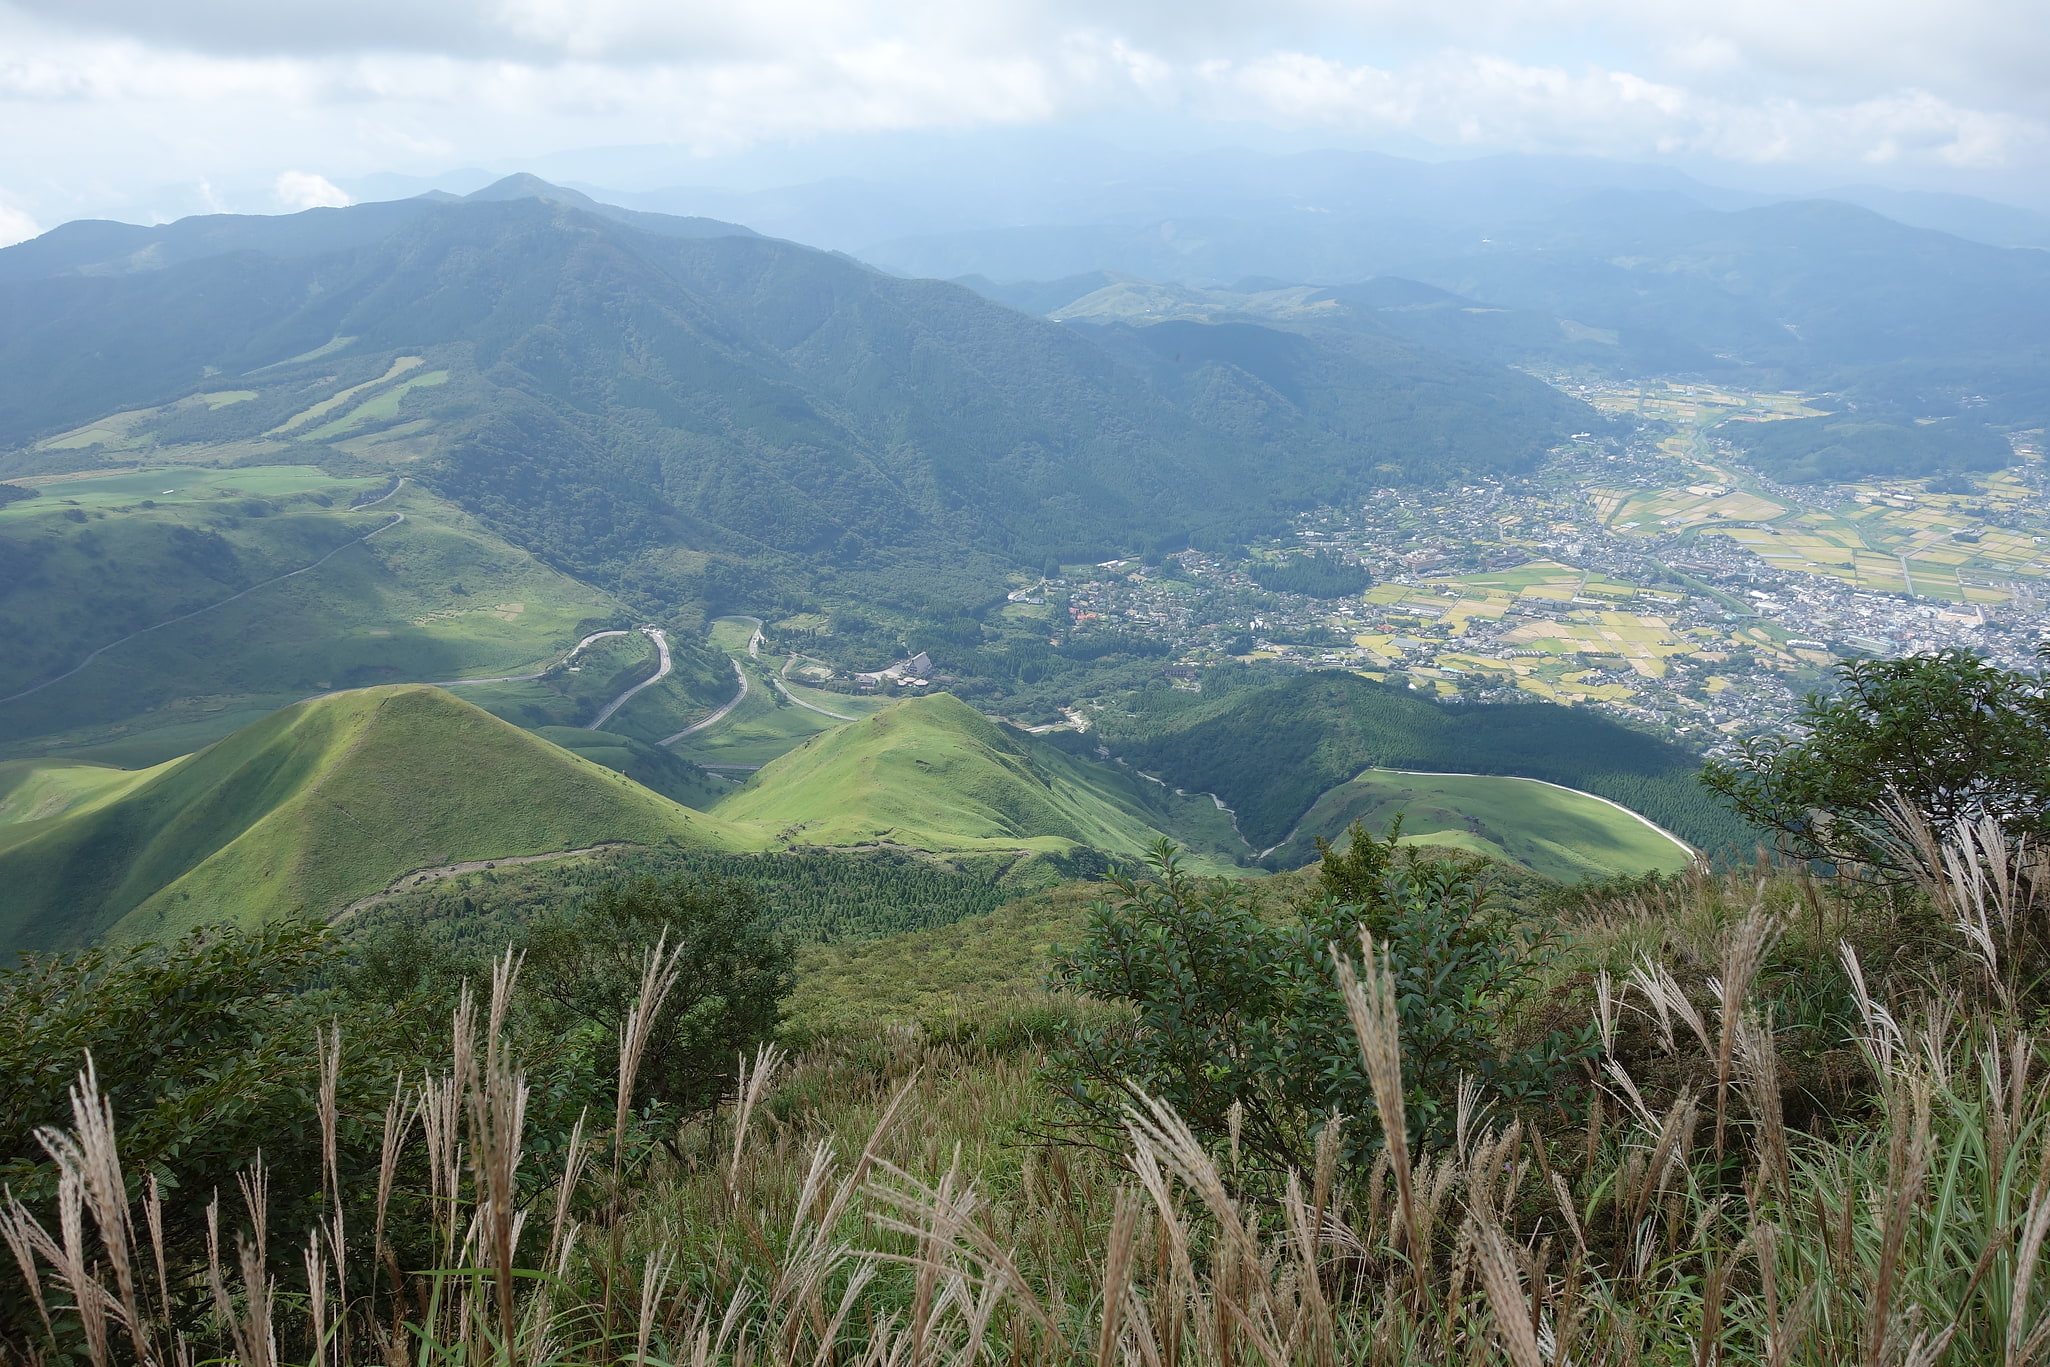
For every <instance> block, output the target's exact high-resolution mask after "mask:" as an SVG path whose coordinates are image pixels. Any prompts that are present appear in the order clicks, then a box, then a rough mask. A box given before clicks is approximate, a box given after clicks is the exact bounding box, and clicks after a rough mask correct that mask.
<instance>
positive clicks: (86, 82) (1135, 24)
mask: <svg viewBox="0 0 2050 1367" xmlns="http://www.w3.org/2000/svg"><path fill="white" fill-rule="evenodd" d="M2046 67H2050V5H2046V4H2043V3H2041V0H1942V3H1938V0H1802V3H1799V4H1788V3H1787V2H1786V0H1433V3H1430V4H1423V3H1419V2H1418V0H1262V3H1261V4H1258V5H1247V4H1244V3H1242V0H1172V3H1170V0H1086V2H1085V0H977V2H976V3H973V4H961V3H959V0H749V3H746V4H733V3H730V0H724V2H722V3H718V4H714V3H711V2H710V0H404V2H403V3H401V0H357V3H355V4H352V5H349V6H308V5H293V4H278V3H276V0H183V2H182V3H179V4H175V5H166V4H163V3H161V0H0V121H4V123H5V126H6V127H7V128H8V129H9V131H10V133H12V134H14V136H12V137H10V138H8V139H6V140H0V182H4V183H6V184H8V185H9V186H10V187H11V189H12V190H13V192H14V193H15V194H16V197H17V198H16V202H18V203H20V204H23V205H26V206H28V212H30V213H31V214H32V215H33V216H35V217H38V218H42V219H44V220H45V221H50V220H53V219H55V218H58V217H68V216H71V215H72V214H73V213H76V212H80V211H82V210H86V209H91V210H92V211H111V208H112V207H113V206H114V205H116V204H117V203H118V202H119V201H120V196H121V195H122V194H131V195H132V194H136V193H139V191H138V189H137V187H145V186H149V185H153V184H159V183H162V182H165V181H176V182H178V183H179V184H181V185H184V186H187V187H190V186H192V185H194V184H197V183H198V182H200V181H201V180H202V179H209V178H210V179H211V180H212V182H213V183H214V184H215V185H216V186H227V185H230V184H233V185H236V186H239V187H244V188H241V189H238V190H237V191H236V193H237V194H238V195H239V196H240V199H241V201H242V202H244V203H245V206H246V207H254V206H255V205H256V203H257V202H259V201H262V202H265V203H266V205H267V204H268V202H269V201H270V200H272V199H273V198H274V199H275V202H277V203H284V204H289V205H306V204H320V203H333V202H337V201H336V199H335V197H334V196H336V195H337V194H338V193H339V192H338V191H336V190H335V189H334V186H333V185H332V183H331V182H328V181H325V180H319V179H318V178H308V179H304V180H302V179H299V177H302V176H304V175H305V174H306V173H303V172H300V171H297V170H294V169H286V168H296V167H301V166H304V165H307V164H309V163H312V164H318V165H321V166H322V167H323V168H325V170H326V173H327V175H329V176H334V177H337V178H341V179H344V180H346V179H347V178H348V177H349V176H352V175H358V174H363V173H366V172H369V171H373V170H380V169H399V170H421V171H428V170H438V169H440V168H442V167H446V166H448V165H451V164H462V163H464V162H469V163H473V164H474V163H500V164H503V163H508V162H511V163H517V162H518V161H520V160H522V159H526V158H530V157H534V156H537V155H541V154H545V153H548V152H552V151H559V150H563V149H568V148H576V147H591V146H608V145H638V144H648V143H665V144H672V145H675V146H677V147H679V148H681V149H686V150H687V151H692V152H729V151H735V150H740V149H745V148H747V147H749V146H753V145H756V144H760V143H764V142H775V141H779V140H796V139H804V138H808V137H813V136H817V135H823V134H850V133H851V134H859V133H871V132H887V131H898V130H912V129H932V128H939V129H960V128H973V127H991V126H998V127H1018V126H1027V127H1029V126H1036V125H1045V124H1055V123H1058V124H1065V125H1068V126H1070V127H1074V126H1077V125H1081V126H1086V125H1087V123H1088V121H1089V120H1090V119H1092V118H1097V117H1100V116H1105V115H1119V116H1128V115H1136V116H1141V117H1147V118H1154V119H1165V120H1169V121H1172V120H1177V119H1179V120H1186V121H1188V122H1189V123H1191V124H1193V125H1197V126H1201V125H1202V124H1203V123H1204V122H1205V121H1223V122H1227V123H1230V122H1238V123H1255V124H1263V125H1267V126H1271V127H1277V128H1282V129H1288V130H1300V131H1305V132H1310V133H1317V134H1323V133H1329V134H1330V135H1331V136H1332V138H1333V139H1334V140H1344V139H1352V140H1356V141H1365V142H1369V143H1371V142H1372V141H1373V140H1374V139H1377V138H1388V137H1396V136H1399V137H1403V138H1406V139H1414V140H1421V141H1424V142H1429V143H1435V144H1439V145H1442V146H1446V147H1450V148H1465V149H1473V150H1496V149H1514V150H1526V151H1546V152H1573V153H1585V154H1593V155H1603V156H1620V157H1632V158H1670V159H1691V160H1692V162H1694V163H1700V162H1709V163H1714V162H1718V161H1721V162H1736V163H1744V164H1752V165H1763V164H1778V165H1788V166H1800V167H1813V168H1816V169H1817V170H1818V172H1820V173H1822V174H1825V175H1829V176H1837V175H1841V174H1846V173H1849V174H1860V173H1862V170H1863V168H1869V167H1882V168H1891V169H1892V170H1893V171H1897V172H1900V173H1901V174H1907V173H1908V172H1910V171H1914V170H1916V169H1917V168H1920V169H1923V170H1927V171H1929V172H1930V173H1931V174H1936V173H1947V172H1950V171H1954V170H1958V169H1959V168H1964V169H1974V168H1976V169H1979V170H1986V169H1988V168H1992V169H1995V170H1998V169H2002V168H2004V170H2005V173H2006V174H2008V175H2009V176H2011V177H2013V178H2015V179H2016V180H2017V181H2021V180H2025V179H2026V178H2027V177H2029V176H2032V175H2033V176H2036V177H2037V178H2039V179H2041V178H2043V173H2044V172H2045V171H2050V83H2045V82H2044V81H2043V80H2042V79H2041V72H2042V71H2043V70H2044V69H2046ZM1198 136H1200V135H1198ZM281 172H282V174H281ZM315 181H318V183H317V184H316V183H315ZM108 186H111V187H116V190H115V191H113V192H103V191H102V189H100V188H94V187H108Z"/></svg>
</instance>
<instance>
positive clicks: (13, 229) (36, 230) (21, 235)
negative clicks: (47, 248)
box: [0, 199, 43, 247]
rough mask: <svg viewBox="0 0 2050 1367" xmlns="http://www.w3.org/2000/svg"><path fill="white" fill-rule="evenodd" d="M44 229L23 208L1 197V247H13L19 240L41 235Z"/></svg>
mask: <svg viewBox="0 0 2050 1367" xmlns="http://www.w3.org/2000/svg"><path fill="white" fill-rule="evenodd" d="M42 231H43V230H42V229H41V228H40V227H38V226H37V225H36V221H35V220H34V219H33V218H30V217H29V216H28V215H27V214H25V213H23V212H22V211H21V210H19V209H17V208H15V207H14V206H13V205H12V204H9V203H8V202H7V201H6V200H5V199H0V247H11V246H13V245H14V244H15V243H17V242H26V241H28V240H29V239H30V238H32V237H36V236H39V235H40V234H41V233H42Z"/></svg>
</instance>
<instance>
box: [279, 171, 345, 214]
mask: <svg viewBox="0 0 2050 1367" xmlns="http://www.w3.org/2000/svg"><path fill="white" fill-rule="evenodd" d="M277 196H278V203H280V204H282V205H284V206H285V207H286V208H287V209H290V210H293V211H294V212H296V211H298V210H300V209H346V208H348V207H349V206H350V205H351V204H354V203H355V202H356V201H355V198H354V197H353V196H351V195H350V194H349V192H348V191H346V190H344V189H342V188H341V186H339V185H336V184H335V183H334V182H333V181H331V180H329V179H328V178H327V177H326V176H316V175H314V174H313V173H312V172H311V171H287V172H285V173H284V174H283V175H281V176H279V177H278V183H277Z"/></svg>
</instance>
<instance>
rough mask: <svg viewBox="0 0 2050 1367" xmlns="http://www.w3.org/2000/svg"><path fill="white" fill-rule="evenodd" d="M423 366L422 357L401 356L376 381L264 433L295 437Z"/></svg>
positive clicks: (355, 387)
mask: <svg viewBox="0 0 2050 1367" xmlns="http://www.w3.org/2000/svg"><path fill="white" fill-rule="evenodd" d="M423 364H425V361H424V358H422V357H419V356H401V357H399V358H397V359H396V360H394V361H393V362H392V363H391V368H390V369H388V370H386V371H385V372H384V374H382V375H380V376H378V377H377V378H376V379H374V380H365V381H364V382H363V383H362V384H354V385H350V386H349V387H348V388H347V389H344V390H342V391H341V392H340V393H338V394H333V395H330V396H329V397H327V398H325V399H322V400H321V401H320V402H319V403H316V404H314V405H313V406H312V407H310V408H306V409H303V410H301V411H300V412H298V413H295V414H293V415H292V416H291V417H289V418H287V419H285V420H284V421H283V422H281V423H279V424H278V425H277V426H276V427H273V428H271V430H270V431H268V432H266V433H264V435H265V436H267V437H282V436H290V435H293V434H295V433H297V432H298V429H300V428H302V427H304V426H306V424H308V423H310V422H318V421H319V420H320V419H322V418H324V417H326V416H327V415H328V414H330V413H332V412H334V411H335V410H336V409H337V408H340V407H341V406H342V405H344V404H346V403H348V402H350V401H351V400H353V399H354V398H356V396H357V395H359V394H365V393H368V392H369V391H371V390H373V389H375V388H377V387H378V386H379V385H382V384H386V383H389V382H390V381H392V380H395V379H397V378H398V377H399V376H401V375H403V374H405V373H406V372H407V371H409V370H412V369H413V368H415V367H416V366H420V365H423ZM301 435H303V434H301Z"/></svg>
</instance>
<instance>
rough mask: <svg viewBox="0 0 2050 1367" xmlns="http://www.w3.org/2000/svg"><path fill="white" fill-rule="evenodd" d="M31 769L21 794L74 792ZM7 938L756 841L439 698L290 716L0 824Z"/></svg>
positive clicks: (379, 697)
mask: <svg viewBox="0 0 2050 1367" xmlns="http://www.w3.org/2000/svg"><path fill="white" fill-rule="evenodd" d="M63 781H64V779H63V777H62V776H45V777H43V778H41V779H37V778H35V777H34V776H30V777H29V778H26V779H23V780H20V781H18V782H17V783H16V785H15V787H16V788H17V789H20V788H21V787H22V786H23V785H24V784H35V783H38V782H40V783H42V784H44V785H45V786H48V785H51V784H59V785H61V784H62V782H63ZM0 830H5V831H7V832H8V833H9V834H8V836H7V837H6V839H5V842H4V844H0V886H4V887H5V888H7V889H8V893H7V896H6V899H5V902H4V909H0V947H5V948H14V949H21V948H35V947H50V946H63V945H74V944H81V943H85V942H87V941H90V940H94V939H98V938H101V937H103V936H107V935H113V936H116V937H133V936H151V937H154V936H158V935H163V934H169V933H175V932H177V931H179V930H181V929H184V928H185V927H187V926H189V925H193V924H197V923H199V922H202V921H209V920H247V919H251V918H254V917H258V916H263V915H269V914H274V913H278V912H282V911H287V910H291V909H294V908H303V909H304V910H306V911H308V912H311V913H314V914H316V915H330V914H333V913H334V912H336V911H339V910H341V909H342V908H343V907H345V906H346V905H348V904H349V903H350V902H351V901H353V900H355V899H357V898H361V897H363V896H366V895H369V894H372V893H375V892H378V891H379V890H381V889H383V888H384V887H386V886H387V885H388V884H390V883H391V882H392V881H393V880H394V879H395V878H397V877H399V876H401V875H403V874H406V873H409V872H411V871H413V870H417V869H423V868H431V867H439V866H443V865H448V864H453V863H465V862H472V861H487V860H494V859H503V858H509V857H514V856H519V855H528V854H542V853H550V852H554V851H559V850H567V849H577V848H585V847H589V846H593V845H599V844H605V843H609V842H617V841H625V842H631V843H636V844H648V845H661V844H676V845H685V846H699V847H708V848H714V849H723V848H736V847H740V846H743V845H745V844H746V843H747V838H746V837H744V836H742V835H741V834H739V833H736V832H734V831H732V830H730V829H729V828H728V827H727V826H726V824H725V823H724V822H721V821H719V820H717V819H715V818H712V817H708V816H705V815H703V814H701V813H697V812H693V811H690V810H689V809H687V808H684V807H681V806H679V805H677V804H676V803H673V802H670V801H668V800H667V799H665V798H663V797H661V796H659V795H657V794H655V793H653V792H650V791H649V790H647V789H646V788H643V787H641V786H640V785H638V784H636V783H633V782H632V781H630V780H628V779H627V778H625V777H623V776H622V775H619V774H616V773H614V772H612V771H611V770H610V769H607V768H605V767H603V766H601V765H598V764H595V763H593V762H591V761H589V760H586V759H582V758H580V757H578V756H576V755H573V754H571V753H569V752H568V751H565V750H563V749H562V748H561V747H559V746H555V745H551V744H549V743H548V742H547V741H545V740H542V739H540V738H539V737H536V736H532V735H529V734H528V733H526V732H524V731H521V730H519V729H518V728H516V727H514V726H511V725H509V724H507V723H505V722H502V721H499V720H498V719H497V718H495V717H492V716H490V715H489V714H488V713H485V712H483V711H480V710H479V709H477V708H474V707H471V706H469V705H468V704H466V703H463V702H461V701H459V700H458V699H456V698H455V697H453V696H452V695H450V694H448V693H445V692H442V691H440V690H438V689H434V688H428V687H423V686H418V685H405V686H397V687H387V688H374V689H366V690H363V691H361V692H356V693H348V694H342V695H338V696H334V697H328V698H321V699H317V700H315V701H312V702H307V703H301V704H298V705H296V706H293V707H288V708H286V709H284V710H283V711H280V712H277V713H275V714H273V715H272V716H270V717H267V718H265V719H264V720H263V721H262V722H260V723H258V724H257V725H254V726H251V727H246V728H244V729H243V730H241V731H239V732H237V733H236V734H235V735H233V736H231V737H229V738H228V739H227V740H224V741H222V742H220V743H218V744H216V745H213V746H210V747H209V748H207V749H205V750H202V751H200V752H199V753H198V754H195V755H192V756H190V757H188V758H186V759H183V760H178V761H175V762H173V763H170V764H166V765H162V766H160V767H158V768H157V769H155V770H152V771H150V772H148V773H147V774H145V775H139V776H137V777H136V779H135V781H133V782H132V783H130V784H128V785H126V786H124V787H122V788H121V790H120V791H119V792H118V793H116V794H114V795H113V796H111V797H109V798H104V799H102V800H99V801H97V802H89V803H86V804H84V805H81V806H78V807H74V808H73V809H72V810H71V811H69V812H67V813H61V814H59V815H56V816H53V817H43V818H41V819H38V820H29V821H18V822H16V823H14V824H12V825H10V826H6V827H0Z"/></svg>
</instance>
